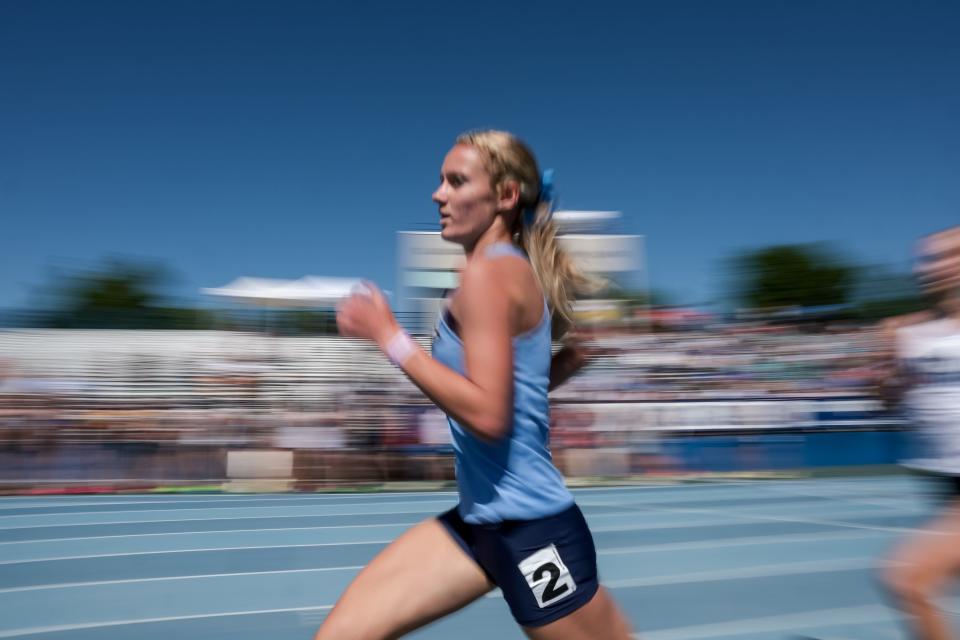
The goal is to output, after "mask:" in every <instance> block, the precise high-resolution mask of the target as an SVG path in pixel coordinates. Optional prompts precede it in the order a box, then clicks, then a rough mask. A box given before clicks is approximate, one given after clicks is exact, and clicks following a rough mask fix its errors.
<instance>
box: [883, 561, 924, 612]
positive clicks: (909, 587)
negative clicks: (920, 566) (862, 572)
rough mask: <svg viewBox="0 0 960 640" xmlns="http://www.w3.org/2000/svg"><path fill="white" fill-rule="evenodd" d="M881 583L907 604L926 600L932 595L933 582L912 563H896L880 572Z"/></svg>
mask: <svg viewBox="0 0 960 640" xmlns="http://www.w3.org/2000/svg"><path fill="white" fill-rule="evenodd" d="M879 578H880V584H881V585H882V586H883V588H884V589H885V590H886V591H887V592H888V593H890V594H891V595H892V596H893V597H894V598H896V599H897V600H899V601H900V602H903V603H905V604H912V603H922V602H926V601H927V600H928V599H929V598H930V596H931V595H932V590H933V589H932V584H931V582H930V580H928V579H926V578H925V577H924V576H923V574H922V573H920V572H918V571H916V570H915V569H914V568H913V567H912V566H911V565H894V566H890V567H886V568H885V569H883V570H882V571H881V572H880V575H879Z"/></svg>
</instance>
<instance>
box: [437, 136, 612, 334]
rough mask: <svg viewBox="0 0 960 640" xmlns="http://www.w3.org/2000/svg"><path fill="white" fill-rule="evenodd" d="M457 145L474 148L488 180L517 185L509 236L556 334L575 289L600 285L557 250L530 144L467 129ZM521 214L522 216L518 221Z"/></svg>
mask: <svg viewBox="0 0 960 640" xmlns="http://www.w3.org/2000/svg"><path fill="white" fill-rule="evenodd" d="M456 142H457V144H465V145H469V146H471V147H474V148H475V149H477V150H478V151H479V152H480V154H481V156H482V157H483V160H484V164H485V166H486V169H487V172H488V173H489V174H490V181H491V184H492V185H493V186H494V188H498V189H499V188H500V186H501V185H503V184H504V183H505V182H507V181H511V180H512V181H515V182H517V183H518V184H519V186H520V198H519V202H518V204H517V211H515V212H514V213H515V217H514V219H513V221H512V225H513V226H512V231H513V233H514V238H515V239H516V241H517V244H519V245H520V248H521V249H523V250H524V251H525V252H526V254H527V256H528V257H529V258H530V264H531V265H532V266H533V272H534V274H536V277H537V282H538V283H539V284H540V288H541V289H542V290H543V293H544V295H545V296H546V298H547V303H548V304H549V306H550V310H551V313H552V315H553V335H554V337H555V338H559V337H561V336H562V335H563V334H564V333H566V332H567V331H568V330H569V329H570V327H571V326H572V325H573V316H572V303H573V300H574V298H575V297H576V296H577V295H578V294H585V293H593V292H595V291H597V290H598V289H600V288H601V287H602V286H603V282H602V281H601V280H599V279H596V278H593V277H590V276H587V275H586V274H585V273H583V271H581V270H580V268H579V267H577V265H576V264H575V263H574V261H573V260H572V259H571V258H570V256H569V255H568V254H567V253H566V252H565V251H564V250H563V248H562V247H561V246H560V243H559V242H558V240H557V225H556V222H554V220H553V219H552V206H553V203H552V202H550V201H549V200H542V199H541V196H540V188H541V184H540V171H539V169H538V167H537V160H536V158H534V156H533V152H532V151H530V148H529V147H528V146H527V145H526V144H524V143H523V142H521V141H520V139H519V138H517V137H516V136H514V135H513V134H511V133H507V132H506V131H496V130H492V129H491V130H485V131H469V132H467V133H464V134H461V135H460V136H458V137H457V141H456ZM524 218H527V220H524Z"/></svg>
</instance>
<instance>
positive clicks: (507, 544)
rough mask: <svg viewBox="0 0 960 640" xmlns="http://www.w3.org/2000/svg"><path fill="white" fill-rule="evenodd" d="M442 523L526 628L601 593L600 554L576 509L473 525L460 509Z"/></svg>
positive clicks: (568, 611)
mask: <svg viewBox="0 0 960 640" xmlns="http://www.w3.org/2000/svg"><path fill="white" fill-rule="evenodd" d="M437 519H438V520H439V521H440V523H441V524H442V525H443V526H444V527H446V529H447V531H449V532H450V535H451V536H453V539H454V540H455V541H456V542H457V544H459V545H460V547H461V548H462V549H463V550H464V551H465V552H466V553H467V555H468V556H470V557H471V558H473V560H474V561H475V562H476V563H477V564H478V565H480V568H481V569H483V570H484V572H486V574H487V576H488V577H489V578H490V580H491V582H493V583H494V584H496V585H497V586H498V587H500V590H501V591H502V592H503V597H504V599H505V600H506V601H507V604H508V605H509V606H510V612H511V613H512V614H513V617H514V619H516V621H517V622H518V623H520V624H521V625H523V626H524V627H539V626H543V625H545V624H547V623H550V622H553V621H555V620H559V619H560V618H563V617H564V616H566V615H569V614H571V613H573V612H574V611H576V610H577V609H579V608H580V607H582V606H583V605H585V604H586V603H588V602H589V601H590V599H591V598H593V596H594V594H595V593H596V592H597V588H598V587H599V582H598V580H597V551H596V548H595V547H594V546H593V538H592V537H591V535H590V529H589V528H588V527H587V521H586V520H584V518H583V513H581V511H580V508H579V507H577V505H573V506H571V507H570V508H569V509H566V510H564V511H561V512H560V513H558V514H556V515H553V516H548V517H546V518H540V519H538V520H505V521H503V522H497V523H493V524H469V523H467V522H464V521H463V518H461V517H460V514H459V512H458V511H457V509H456V508H453V509H451V510H450V511H447V512H446V513H444V514H442V515H440V516H438V518H437Z"/></svg>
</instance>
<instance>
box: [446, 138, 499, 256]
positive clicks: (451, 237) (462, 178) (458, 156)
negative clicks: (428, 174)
mask: <svg viewBox="0 0 960 640" xmlns="http://www.w3.org/2000/svg"><path fill="white" fill-rule="evenodd" d="M433 201H434V202H436V203H437V206H438V208H439V210H440V236H441V237H442V238H443V239H444V240H448V241H450V242H456V243H457V244H461V245H464V246H469V245H472V244H474V243H476V241H477V239H478V238H479V237H480V236H481V235H482V234H483V232H484V231H486V230H487V229H488V228H489V227H490V225H491V224H492V223H493V220H494V218H495V217H496V215H497V204H498V200H497V192H496V189H494V188H493V185H492V184H491V180H490V174H489V173H487V170H486V168H485V167H484V165H483V159H482V157H481V155H480V152H479V151H477V149H476V148H475V147H472V146H469V145H465V144H458V145H456V146H454V147H453V149H451V150H450V152H449V153H448V154H447V157H446V158H444V160H443V167H441V169H440V186H439V187H437V190H436V191H434V192H433Z"/></svg>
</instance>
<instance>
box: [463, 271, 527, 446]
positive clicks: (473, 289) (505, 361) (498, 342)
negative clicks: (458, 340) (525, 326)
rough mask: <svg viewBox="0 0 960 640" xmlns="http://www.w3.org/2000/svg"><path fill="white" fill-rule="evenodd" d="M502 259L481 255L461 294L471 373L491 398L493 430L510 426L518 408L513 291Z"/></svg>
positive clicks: (466, 355)
mask: <svg viewBox="0 0 960 640" xmlns="http://www.w3.org/2000/svg"><path fill="white" fill-rule="evenodd" d="M498 267H501V265H498V264H496V263H494V262H493V261H480V262H477V263H475V264H472V265H470V267H469V268H468V269H466V270H464V273H463V281H462V283H461V288H460V292H459V294H458V298H459V300H458V303H459V304H458V308H459V310H460V315H461V317H460V319H459V321H460V333H461V337H462V339H463V346H464V366H465V370H466V376H467V378H468V379H469V380H470V381H471V382H473V383H474V384H475V385H477V387H479V388H480V389H481V390H482V392H483V393H484V395H485V396H486V400H487V401H488V402H489V411H488V412H485V413H487V414H488V415H487V416H485V419H488V420H490V424H489V425H488V426H490V427H492V430H493V431H505V430H506V429H508V428H509V427H510V419H511V417H512V414H513V343H512V329H511V325H512V323H511V315H512V313H513V311H514V310H513V309H512V308H511V305H512V302H511V296H510V291H509V290H508V288H507V286H506V282H507V279H506V278H505V277H504V274H503V273H502V268H498Z"/></svg>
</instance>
